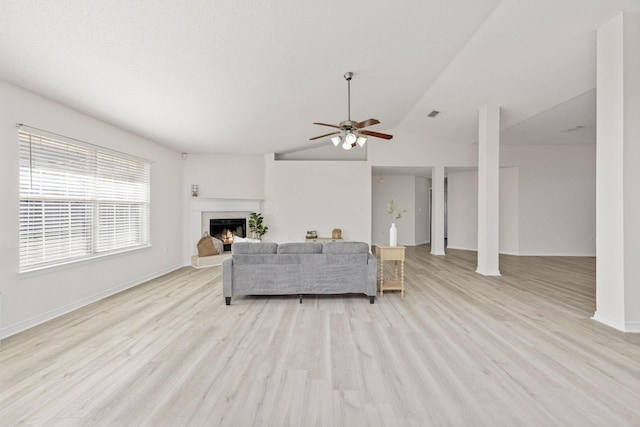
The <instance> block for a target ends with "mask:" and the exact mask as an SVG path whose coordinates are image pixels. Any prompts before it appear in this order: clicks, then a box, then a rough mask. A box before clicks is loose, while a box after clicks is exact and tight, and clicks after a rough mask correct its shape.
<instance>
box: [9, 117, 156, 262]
mask: <svg viewBox="0 0 640 427" xmlns="http://www.w3.org/2000/svg"><path fill="white" fill-rule="evenodd" d="M45 134H46V133H45V132H38V134H35V133H30V132H26V131H25V130H24V128H20V130H19V131H18V136H19V143H20V271H21V272H22V271H29V270H34V269H38V268H42V267H46V266H52V265H58V264H64V263H68V262H70V261H76V260H81V259H87V258H93V257H97V256H101V255H106V254H110V253H114V252H121V251H124V250H130V249H136V248H140V247H145V246H149V175H150V164H149V162H148V161H144V160H140V159H137V158H133V157H127V156H126V155H124V154H121V153H116V152H113V151H109V150H107V149H101V148H98V147H95V146H92V145H90V144H83V143H81V142H79V141H75V140H72V141H73V142H71V141H67V140H66V138H64V137H58V136H51V137H50V136H48V135H47V136H45Z"/></svg>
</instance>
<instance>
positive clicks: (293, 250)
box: [278, 242, 322, 254]
mask: <svg viewBox="0 0 640 427" xmlns="http://www.w3.org/2000/svg"><path fill="white" fill-rule="evenodd" d="M278 253H279V254H321V253H322V243H317V242H292V243H280V245H279V246H278Z"/></svg>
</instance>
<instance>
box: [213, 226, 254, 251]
mask: <svg viewBox="0 0 640 427" xmlns="http://www.w3.org/2000/svg"><path fill="white" fill-rule="evenodd" d="M209 234H210V235H212V236H213V237H215V238H216V239H220V240H222V243H223V244H224V250H225V251H230V250H231V244H232V243H233V238H234V237H235V236H239V237H247V219H246V218H226V219H210V220H209Z"/></svg>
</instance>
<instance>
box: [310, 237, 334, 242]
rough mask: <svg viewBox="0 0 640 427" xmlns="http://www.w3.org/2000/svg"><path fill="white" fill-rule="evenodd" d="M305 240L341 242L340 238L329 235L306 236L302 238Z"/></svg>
mask: <svg viewBox="0 0 640 427" xmlns="http://www.w3.org/2000/svg"><path fill="white" fill-rule="evenodd" d="M304 241H305V242H319V243H327V242H342V241H343V240H342V239H334V238H331V237H307V238H305V239H304Z"/></svg>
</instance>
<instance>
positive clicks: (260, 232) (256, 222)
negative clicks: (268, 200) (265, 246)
mask: <svg viewBox="0 0 640 427" xmlns="http://www.w3.org/2000/svg"><path fill="white" fill-rule="evenodd" d="M262 221H264V217H263V216H262V214H261V213H260V212H251V213H250V214H249V230H251V233H252V237H253V238H254V239H260V240H262V236H264V235H265V234H266V233H267V231H268V230H269V227H267V226H266V225H264V224H263V223H262Z"/></svg>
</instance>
